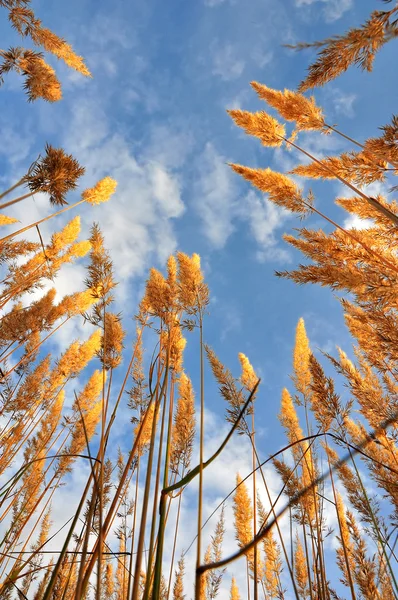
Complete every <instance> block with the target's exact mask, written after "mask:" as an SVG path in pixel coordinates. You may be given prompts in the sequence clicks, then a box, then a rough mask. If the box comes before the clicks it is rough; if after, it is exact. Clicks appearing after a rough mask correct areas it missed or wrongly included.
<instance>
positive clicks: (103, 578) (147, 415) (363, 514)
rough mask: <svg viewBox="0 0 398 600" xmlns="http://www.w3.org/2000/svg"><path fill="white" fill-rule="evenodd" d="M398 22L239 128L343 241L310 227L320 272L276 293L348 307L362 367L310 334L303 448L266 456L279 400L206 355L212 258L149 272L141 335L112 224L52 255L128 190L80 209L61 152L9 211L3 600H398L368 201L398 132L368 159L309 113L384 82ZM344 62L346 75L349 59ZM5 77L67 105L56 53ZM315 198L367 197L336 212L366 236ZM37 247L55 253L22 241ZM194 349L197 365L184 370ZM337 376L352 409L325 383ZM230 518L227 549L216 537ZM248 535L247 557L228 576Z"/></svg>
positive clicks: (303, 340) (23, 185) (392, 317)
mask: <svg viewBox="0 0 398 600" xmlns="http://www.w3.org/2000/svg"><path fill="white" fill-rule="evenodd" d="M0 6H2V7H4V8H5V9H7V10H8V11H9V17H10V21H11V23H12V25H13V26H14V27H15V28H16V29H17V31H18V32H19V33H20V34H21V35H22V36H23V37H29V38H31V41H32V42H33V44H34V45H36V46H39V47H42V48H43V49H44V50H45V51H47V52H52V53H53V54H55V56H57V57H58V58H61V59H63V60H64V61H65V62H66V63H67V65H69V66H71V67H72V68H75V69H77V70H78V71H80V72H81V73H83V74H84V75H89V72H88V70H87V68H86V67H85V66H84V63H83V61H82V59H81V58H80V57H78V56H77V55H75V53H74V52H73V50H72V49H71V47H70V46H69V45H68V44H67V43H66V41H65V40H62V39H61V38H58V37H57V36H55V34H52V32H50V31H49V30H47V29H45V28H44V27H43V26H42V24H41V21H40V20H39V19H37V18H36V17H35V15H34V13H33V12H32V10H31V9H30V7H29V2H28V0H24V1H22V0H0ZM397 11H398V7H394V8H392V9H390V10H386V11H383V12H381V11H379V12H377V13H374V14H373V15H372V16H371V17H370V20H369V21H368V22H367V23H366V24H365V25H364V26H363V27H362V28H358V29H355V30H351V31H350V32H348V34H347V35H346V36H341V37H338V38H333V39H332V40H326V41H325V42H320V43H318V46H320V47H321V51H320V55H319V58H318V60H317V62H316V63H315V64H314V65H313V67H311V68H310V71H309V75H308V77H307V79H306V80H305V81H304V82H303V84H302V85H301V90H300V91H299V92H296V91H290V90H285V91H283V92H282V91H278V90H274V89H272V88H269V87H267V86H266V85H264V84H261V83H258V82H252V87H253V89H254V91H255V92H256V93H257V94H258V96H259V99H260V101H261V102H264V103H265V105H264V104H263V105H262V106H263V107H265V109H266V110H260V111H258V112H255V113H253V112H248V111H244V110H231V111H229V114H230V116H231V117H232V119H233V120H234V122H235V123H236V124H237V125H238V126H239V127H241V128H243V129H244V131H245V132H246V133H247V134H248V135H252V136H255V137H256V138H258V139H259V141H260V142H261V144H262V145H263V146H267V147H272V148H280V147H282V146H284V147H288V148H291V149H293V156H294V157H296V158H297V160H298V164H297V165H296V166H295V167H294V168H293V169H292V171H291V172H290V173H280V172H276V171H273V170H271V169H270V168H268V167H266V165H264V168H252V167H249V166H243V165H238V164H232V165H231V168H232V169H233V170H234V171H235V172H236V173H237V174H239V175H241V176H242V177H243V178H244V179H246V180H247V181H249V182H250V183H251V184H252V185H253V186H255V187H256V188H258V189H259V190H260V191H261V192H263V193H265V194H267V196H268V198H269V200H270V201H271V202H274V203H275V204H277V205H278V206H282V207H284V208H285V209H287V210H288V211H291V212H293V213H295V214H297V215H298V216H299V217H300V218H304V217H306V216H310V215H311V214H316V215H318V216H319V217H321V218H322V219H324V221H325V223H327V228H326V230H312V229H310V228H307V227H301V228H300V229H298V230H297V232H296V235H295V236H293V235H291V234H288V235H286V236H285V238H286V241H287V242H288V243H289V244H291V245H293V246H294V247H295V248H297V249H298V250H299V251H301V252H302V253H303V254H304V256H305V257H306V259H307V262H306V264H303V265H300V266H299V267H298V268H297V269H294V270H293V271H290V272H281V273H278V275H279V276H280V277H283V278H289V279H292V280H293V281H294V282H296V283H297V284H306V283H316V284H320V285H322V286H327V287H329V288H331V290H337V291H338V292H339V300H338V301H339V302H340V303H341V306H342V310H343V311H344V315H345V320H346V324H347V327H348V329H349V331H350V333H351V336H352V338H353V340H354V341H355V357H356V360H355V362H353V361H351V360H350V359H349V358H348V356H347V353H346V352H347V351H348V350H347V349H343V348H342V349H340V348H339V349H338V350H337V352H336V354H335V355H329V354H324V355H323V356H322V357H319V356H318V355H317V357H316V356H315V355H314V354H313V352H312V350H311V343H310V340H309V339H308V337H307V334H306V329H305V324H304V321H303V320H302V319H300V321H299V322H298V324H297V329H296V333H295V342H294V351H293V357H292V359H293V360H292V372H291V386H290V389H289V390H288V389H283V390H281V402H280V407H279V420H280V424H281V428H282V429H283V431H284V433H285V436H286V444H285V445H284V447H283V448H274V449H270V448H263V447H260V446H259V445H258V440H257V439H256V426H258V422H257V417H256V402H257V401H258V399H259V398H260V395H261V381H260V379H259V377H258V376H257V375H256V373H255V371H254V369H253V367H252V365H251V362H250V358H248V357H247V356H245V355H244V354H242V353H239V354H238V358H239V361H240V365H241V372H240V374H239V376H236V374H233V373H232V372H231V371H230V370H229V369H228V368H227V367H226V366H225V365H224V364H223V363H222V362H221V361H220V359H219V358H218V356H217V355H216V353H215V352H214V351H213V349H212V348H211V347H209V345H208V344H207V343H206V318H207V316H208V311H209V301H210V293H211V292H210V290H209V288H208V286H207V284H206V282H205V280H204V275H203V272H202V269H201V263H200V258H199V256H198V255H197V254H193V255H192V256H188V255H187V254H185V253H183V252H177V253H176V254H175V255H172V256H170V258H169V259H168V261H167V265H166V266H165V271H164V273H163V272H161V271H159V270H157V269H154V268H153V269H151V270H150V272H149V274H148V277H147V281H146V286H145V291H144V294H143V297H142V299H141V302H140V304H139V306H138V307H137V309H136V310H135V311H134V312H135V313H136V314H135V315H132V314H126V315H123V316H122V315H120V314H119V313H117V312H116V309H115V305H116V302H115V297H117V293H118V288H117V282H116V281H115V275H114V265H113V263H112V257H111V252H109V251H108V250H107V248H106V241H105V240H104V237H103V235H102V233H101V228H100V226H99V225H98V224H94V225H93V227H92V229H91V234H90V237H89V239H88V240H83V241H79V239H78V238H79V233H80V219H79V216H75V217H74V218H72V219H71V220H70V221H69V222H68V223H66V225H64V227H63V228H62V229H60V230H59V231H55V232H54V233H53V235H52V236H51V239H50V242H49V243H47V244H45V243H44V241H43V237H42V235H41V232H40V225H41V224H42V223H43V222H44V221H46V222H48V221H50V220H51V223H53V222H54V223H56V222H57V220H56V217H57V216H58V215H60V214H62V213H64V212H66V211H68V210H70V209H72V210H74V209H75V208H76V207H78V206H79V205H81V204H82V203H87V204H89V205H92V206H93V211H97V210H98V213H95V214H98V215H99V216H98V220H99V221H100V220H101V216H100V215H101V207H96V206H95V205H99V204H101V203H103V202H106V201H108V200H109V199H110V198H111V196H112V195H113V194H114V192H115V190H116V181H114V180H113V179H112V178H111V177H110V176H108V177H105V178H104V179H101V180H100V181H98V182H97V183H96V184H94V185H93V187H92V188H89V189H86V190H84V191H83V192H82V193H81V199H80V200H79V201H77V202H75V203H74V204H68V194H69V193H70V192H71V191H73V190H76V189H77V188H78V181H79V178H80V177H81V176H82V175H83V173H84V168H83V167H82V166H81V165H80V164H79V163H78V161H77V160H76V159H75V158H74V157H73V156H71V155H69V154H67V153H66V152H65V151H64V150H63V149H61V148H54V147H52V146H51V145H47V146H46V148H45V150H44V153H43V156H40V157H38V158H37V159H36V160H35V161H34V162H33V164H32V165H31V166H30V167H29V168H28V169H27V172H26V174H25V175H24V176H22V177H21V179H20V180H19V181H17V182H15V183H14V184H13V185H11V186H10V188H9V189H8V190H5V191H3V192H2V193H1V194H0V208H1V210H2V211H3V210H6V212H7V215H6V214H2V215H0V225H1V226H2V227H3V229H4V231H5V233H4V234H3V235H2V237H1V239H0V251H1V290H0V307H1V315H0V319H1V321H0V323H1V325H0V352H1V371H0V377H1V381H0V383H1V390H0V394H1V395H0V419H1V420H0V475H1V479H0V511H1V517H0V521H1V524H2V535H1V540H0V573H1V575H0V597H1V598H4V599H11V598H25V599H26V598H28V599H29V600H80V599H81V598H95V599H96V600H102V599H104V600H105V599H113V600H149V599H150V598H153V599H156V600H158V599H159V598H161V599H162V600H166V599H167V600H168V599H169V598H171V597H172V598H174V600H184V598H186V597H187V596H188V597H193V595H194V596H195V598H196V599H197V600H199V599H206V600H213V599H215V598H216V597H217V596H218V595H221V593H222V590H223V589H225V587H227V588H228V589H230V592H229V594H230V598H231V600H238V599H239V598H244V597H245V598H253V599H254V600H258V598H264V599H266V600H268V599H277V598H279V599H283V598H286V600H287V599H289V598H295V599H298V600H307V599H308V600H318V599H320V600H338V599H339V598H350V599H351V600H360V599H362V598H363V599H366V600H374V599H377V598H380V599H383V600H384V599H386V600H390V599H391V600H392V599H396V598H398V575H397V571H398V569H397V562H398V558H397V548H396V542H397V539H398V534H397V516H398V448H397V439H398V438H397V436H398V429H397V420H398V402H397V397H398V379H397V377H398V370H397V359H398V354H397V348H398V334H397V331H398V317H397V273H398V260H397V243H398V237H397V224H398V205H397V203H396V201H394V200H391V199H390V198H388V197H384V196H381V195H380V196H377V197H374V196H372V195H370V194H369V193H368V192H367V188H368V186H369V185H370V184H371V183H373V182H385V183H389V182H393V179H394V176H396V175H397V174H398V122H397V119H396V117H394V118H393V119H392V121H391V123H389V124H388V125H386V126H384V127H382V129H381V135H380V136H379V137H374V138H369V139H367V140H364V141H362V142H359V141H355V140H353V139H351V138H350V137H349V136H348V135H346V134H345V133H344V132H340V131H339V130H338V128H337V127H336V126H335V125H333V126H332V125H330V124H328V123H327V121H326V119H325V116H324V114H323V111H322V108H321V107H319V106H318V105H317V104H316V102H315V100H314V99H313V98H310V97H307V96H305V95H303V92H304V91H305V90H307V89H309V88H312V87H314V86H317V85H322V84H324V83H326V81H328V80H330V79H331V78H334V77H336V76H338V75H339V74H340V73H341V72H342V71H344V70H346V69H347V68H348V67H349V66H350V64H352V63H359V64H360V65H361V66H362V67H364V68H367V69H370V68H371V64H372V60H373V57H374V54H375V52H376V51H377V50H378V49H379V48H380V47H381V46H382V45H383V44H384V43H385V42H387V41H389V39H392V38H393V37H394V36H396V31H397V21H396V17H397ZM394 19H395V20H394ZM303 46H304V45H303ZM336 52H337V53H339V56H341V55H343V56H344V57H345V62H344V61H340V62H338V61H336V60H335V54H336ZM1 56H2V60H3V63H2V66H1V67H0V69H1V74H3V73H7V72H8V71H10V70H12V69H14V70H16V71H17V72H18V73H20V74H21V75H23V76H24V77H25V89H26V91H27V94H28V98H29V100H36V99H37V98H39V97H40V98H44V99H45V100H48V101H54V100H58V99H59V98H60V86H59V82H58V80H57V79H56V76H55V72H54V71H53V69H52V68H51V67H49V66H48V65H47V64H46V63H45V62H44V58H43V56H42V54H40V53H36V52H33V51H31V50H25V49H22V48H13V49H10V50H8V51H1ZM269 109H270V110H271V111H274V112H273V114H270V113H269V112H267V111H268V110H269ZM274 115H275V116H274ZM289 128H290V131H288V130H289ZM303 131H313V132H317V133H318V134H319V135H320V136H322V135H326V134H329V135H335V136H343V137H344V138H345V140H346V141H349V142H350V143H351V144H352V150H350V151H348V152H344V153H342V154H340V155H337V156H329V157H327V158H321V159H319V158H317V157H316V156H313V155H312V154H311V153H310V152H309V150H308V149H307V148H306V147H305V144H302V143H301V142H300V133H301V132H303ZM299 177H300V178H302V179H303V187H300V186H299V185H298V183H297V180H298V178H299ZM312 179H320V180H324V181H326V180H331V179H335V180H338V181H340V182H341V183H342V184H344V185H345V186H346V189H347V191H348V192H349V197H344V198H342V197H341V198H337V199H336V202H337V204H338V205H339V206H340V207H341V208H343V209H344V210H345V211H346V212H347V213H349V214H350V215H355V216H356V217H358V218H359V219H360V220H362V224H363V227H361V228H356V229H354V228H353V229H345V228H344V227H343V226H342V225H341V224H339V223H337V222H335V221H334V220H333V219H332V218H331V217H330V216H329V215H328V214H327V212H324V211H323V209H322V210H321V209H319V208H317V204H316V198H315V197H314V194H313V193H312V192H311V191H308V190H307V191H305V190H306V189H307V188H306V187H305V186H306V185H307V180H312ZM37 192H42V193H44V194H46V195H47V196H48V198H49V202H50V203H51V205H52V206H53V207H54V212H53V213H52V214H51V215H50V216H47V217H43V219H41V220H39V221H37V222H35V223H32V224H28V225H24V226H23V227H22V228H20V229H17V230H16V229H13V227H15V222H16V219H15V218H13V217H12V210H13V208H12V207H13V206H14V205H15V204H17V203H20V202H23V201H26V199H27V198H28V197H29V196H30V195H31V194H34V193H37ZM53 218H54V219H55V220H54V221H52V219H53ZM96 218H97V217H96ZM6 228H7V229H6ZM9 230H10V232H9ZM30 230H32V232H34V234H35V236H37V241H30V240H31V239H33V238H31V237H29V240H26V239H24V238H23V234H25V233H26V232H28V231H29V232H30ZM32 232H30V233H32ZM21 236H22V237H21ZM82 260H83V264H84V265H85V267H86V279H85V281H82V286H81V288H82V289H81V291H80V292H78V293H74V294H71V295H66V296H64V297H63V298H61V299H57V300H56V288H55V283H54V282H56V276H57V273H58V272H59V271H60V270H61V269H62V268H63V266H64V265H66V264H68V263H71V262H74V261H82ZM53 283H54V285H53ZM32 294H33V296H32ZM32 298H33V300H32ZM132 316H134V321H135V337H134V339H129V338H128V336H127V335H126V331H125V329H124V328H126V329H127V321H126V319H128V318H130V317H132ZM71 319H84V321H85V323H86V324H87V326H88V327H90V328H91V329H90V331H91V333H90V335H89V336H88V338H87V339H85V340H84V341H81V340H75V341H71V343H70V345H69V346H68V347H65V349H64V350H63V352H62V353H61V354H60V355H59V356H53V355H52V354H51V353H52V352H53V351H54V350H53V348H54V346H51V342H52V336H53V335H54V334H56V333H57V332H59V330H60V329H61V328H62V327H64V326H65V324H66V323H68V322H69V321H70V320H71ZM293 336H294V333H293V332H292V340H293ZM187 341H189V343H190V344H191V345H192V347H194V348H195V349H196V351H195V355H196V364H192V363H191V362H189V364H185V362H184V349H185V346H186V343H187ZM237 351H238V349H237ZM122 359H123V360H122ZM206 369H207V371H208V375H210V372H211V375H212V377H213V379H214V381H215V382H216V385H217V387H218V388H219V393H220V400H221V402H223V403H224V404H225V407H226V411H225V418H226V423H227V429H226V436H225V437H224V438H223V439H222V440H221V441H220V444H219V446H218V448H216V449H215V450H214V449H213V451H212V453H209V450H208V448H207V447H206V443H205V440H206V436H205V414H206V405H207V406H208V403H209V398H208V383H207V382H208V378H209V377H208V376H207V378H206V380H205V370H206ZM332 369H333V371H334V373H335V377H336V379H337V380H338V382H339V387H341V383H344V385H345V387H346V392H344V394H341V395H340V394H339V393H338V392H337V391H336V389H337V386H336V385H335V382H334V379H333V378H332V377H331V376H330V375H328V374H327V373H329V372H330V371H331V370H332ZM191 372H194V373H195V374H196V375H195V381H196V380H197V387H196V389H194V385H193V383H192V379H193V378H192V375H191V376H190V374H191ZM74 390H75V391H74ZM271 408H272V407H271ZM271 408H270V409H271ZM120 412H122V414H123V419H125V418H126V415H128V421H129V427H130V429H129V432H130V433H129V435H130V441H129V444H128V450H127V451H124V452H122V451H120V450H119V452H117V451H116V450H115V448H116V447H117V444H118V432H117V429H116V427H115V423H117V418H118V415H119V414H120ZM234 444H239V445H240V447H241V448H242V451H245V452H246V451H247V453H248V459H249V461H250V464H251V471H249V472H246V473H236V487H235V488H234V489H231V490H230V493H229V495H228V496H227V497H225V498H224V499H223V500H222V501H221V502H220V503H219V505H218V507H217V508H216V509H215V511H214V513H213V514H212V515H209V514H207V513H206V512H205V498H206V494H207V492H208V491H209V490H208V486H207V484H206V473H207V472H208V471H207V470H208V469H209V467H211V465H213V467H214V465H215V464H217V461H222V457H223V452H225V450H226V448H228V447H229V446H233V445H234ZM77 465H80V468H81V472H82V473H83V478H84V481H81V482H80V484H81V489H79V490H78V499H77V503H76V506H74V507H72V508H73V512H71V515H72V516H70V518H68V520H66V519H65V522H63V523H62V525H61V526H60V527H57V528H55V527H54V523H53V522H52V514H53V510H54V506H55V505H56V504H57V503H58V504H59V503H62V502H65V498H68V487H67V486H68V484H69V483H70V481H71V476H72V474H73V472H74V469H76V468H77ZM82 465H84V467H83V466H82ZM270 473H272V485H271V479H270ZM275 482H277V485H278V491H277V493H275V488H274V483H275ZM374 490H377V493H375V492H374ZM192 505H194V507H193V510H194V511H195V535H194V536H193V538H192V539H189V540H186V539H184V551H183V553H182V554H181V555H179V554H178V553H177V549H178V548H180V547H181V543H180V542H179V540H181V536H182V535H183V534H184V532H183V531H181V523H182V519H183V515H184V511H191V513H192ZM68 514H69V513H68ZM210 517H214V519H213V521H212V523H214V524H215V525H214V526H213V533H212V534H211V535H209V533H208V528H206V529H204V528H205V526H206V524H207V522H208V521H209V519H210ZM331 522H333V523H334V525H333V527H332V528H331V527H330V525H329V524H330V523H331ZM232 530H233V532H234V535H235V538H236V548H235V551H234V552H233V553H232V554H230V555H228V556H226V552H225V548H224V547H223V546H225V537H226V535H227V534H228V532H231V531H232ZM229 550H230V548H229ZM242 572H244V577H242ZM238 573H239V577H238V576H237V575H238ZM238 579H239V581H240V582H242V581H244V582H245V583H244V587H242V585H241V586H240V588H239V587H238V583H237V581H238Z"/></svg>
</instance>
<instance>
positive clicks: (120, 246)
mask: <svg viewBox="0 0 398 600" xmlns="http://www.w3.org/2000/svg"><path fill="white" fill-rule="evenodd" d="M73 120H74V123H72V126H71V128H70V129H71V131H79V134H80V135H79V137H76V136H75V135H74V134H73V135H69V134H66V145H67V147H68V149H71V150H72V153H73V154H76V156H77V157H78V158H79V161H80V162H81V163H82V164H84V165H85V167H86V175H85V181H84V184H85V185H87V186H92V185H93V184H94V183H95V182H96V181H97V180H98V179H100V178H102V177H104V176H105V175H111V176H112V177H114V179H116V181H117V182H118V188H117V192H116V194H115V196H114V197H113V198H112V199H111V200H110V202H109V203H107V204H104V205H102V206H100V207H94V208H91V207H85V209H84V211H82V215H83V221H84V223H85V224H86V226H88V225H89V224H90V223H91V222H92V221H93V220H99V222H100V225H101V229H102V231H103V233H104V235H105V240H106V245H107V246H108V247H110V248H112V259H113V262H114V266H115V271H116V279H117V280H119V281H123V282H125V281H126V280H127V279H128V278H132V277H135V276H137V275H142V274H143V273H144V272H145V270H146V268H147V267H148V265H149V264H150V262H153V260H159V259H160V260H162V261H163V260H164V258H165V256H166V255H167V254H168V253H170V252H173V251H174V250H175V248H176V246H177V240H176V236H175V233H174V229H173V226H172V224H171V220H172V219H176V218H178V217H180V216H181V215H182V214H183V212H184V209H185V207H184V203H183V201H182V198H181V191H180V181H179V176H178V175H177V173H176V172H175V170H173V169H171V168H169V167H168V165H167V162H169V163H170V161H167V160H166V161H165V162H166V164H164V162H163V159H164V157H165V149H164V148H163V150H161V151H160V152H158V153H157V154H156V153H155V154H154V155H152V152H151V148H154V143H153V140H152V141H150V142H149V149H145V144H144V150H143V151H142V152H140V155H141V157H142V158H138V155H137V154H136V153H135V151H134V150H133V147H132V144H131V142H130V141H128V140H127V139H126V138H125V137H124V136H123V135H121V134H116V135H111V134H110V131H109V127H108V123H107V119H106V117H105V115H104V112H103V110H102V108H101V106H99V105H98V104H97V105H95V104H93V102H92V101H91V102H88V103H81V102H79V109H78V110H77V111H76V113H74V115H73ZM97 123H98V126H97V125H96V124H97ZM140 150H141V149H140ZM183 151H184V148H183V144H181V143H180V144H179V145H176V147H175V148H174V158H173V160H172V161H171V162H172V163H174V164H178V163H181V162H182V161H181V158H180V157H179V155H180V154H181V153H183ZM95 211H98V217H97V216H96V215H95ZM121 287H122V286H121ZM119 294H120V289H119Z"/></svg>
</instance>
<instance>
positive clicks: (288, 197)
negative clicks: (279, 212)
mask: <svg viewBox="0 0 398 600" xmlns="http://www.w3.org/2000/svg"><path fill="white" fill-rule="evenodd" d="M230 167H231V168H232V170H233V171H235V173H237V174H238V175H241V176H242V177H243V178H244V179H246V180H247V181H249V182H250V183H251V184H252V185H254V186H255V187H256V188H258V189H259V190H260V191H261V192H264V193H265V194H268V195H269V199H270V200H271V201H272V202H274V203H275V204H277V205H278V206H282V207H283V208H287V209H288V210H290V211H292V212H297V213H300V214H306V213H307V212H308V210H309V206H308V202H307V206H306V205H305V204H304V198H303V196H302V193H301V190H300V189H299V188H298V187H297V185H296V184H295V183H294V181H292V179H290V178H289V177H287V175H284V174H283V173H277V172H276V171H272V170H271V169H269V168H268V167H267V168H266V169H251V168H250V167H244V166H242V165H237V164H230Z"/></svg>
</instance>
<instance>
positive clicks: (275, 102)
mask: <svg viewBox="0 0 398 600" xmlns="http://www.w3.org/2000/svg"><path fill="white" fill-rule="evenodd" d="M251 86H252V88H253V89H254V90H255V91H256V92H257V94H258V95H259V97H260V98H261V99H262V100H265V101H266V102H267V103H268V104H269V105H270V106H272V108H275V109H276V110H277V111H278V113H279V114H280V116H281V117H283V118H284V119H286V121H296V126H297V129H298V130H314V129H323V128H324V127H325V119H324V117H323V112H322V109H321V108H320V107H319V106H317V105H316V103H315V98H314V97H312V96H311V97H310V98H306V97H305V96H304V95H303V94H300V93H299V92H294V91H291V90H287V89H285V90H284V91H283V92H280V91H279V90H274V89H272V88H269V87H267V86H266V85H263V84H261V83H258V82H257V81H252V82H251Z"/></svg>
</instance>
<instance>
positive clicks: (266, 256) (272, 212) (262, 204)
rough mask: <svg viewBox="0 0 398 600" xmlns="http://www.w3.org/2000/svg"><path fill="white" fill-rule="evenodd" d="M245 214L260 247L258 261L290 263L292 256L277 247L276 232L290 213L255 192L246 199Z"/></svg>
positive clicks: (251, 192)
mask: <svg viewBox="0 0 398 600" xmlns="http://www.w3.org/2000/svg"><path fill="white" fill-rule="evenodd" d="M245 213H246V215H247V220H248V221H249V223H250V230H251V232H252V235H253V237H254V239H255V241H256V242H257V244H258V246H259V249H258V251H257V259H258V260H259V261H260V262H265V261H267V260H279V261H289V260H290V255H289V252H288V251H287V250H286V248H283V247H277V245H278V238H277V237H276V236H275V232H276V230H278V229H279V228H280V227H281V226H282V225H283V224H284V223H285V221H286V220H287V218H288V217H289V215H290V213H288V212H287V211H286V210H284V209H283V208H279V207H278V206H275V204H272V203H271V202H269V201H267V200H266V199H265V198H264V197H263V198H262V197H260V196H258V195H257V194H255V193H254V192H253V191H250V192H249V193H248V194H247V196H246V198H245Z"/></svg>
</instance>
